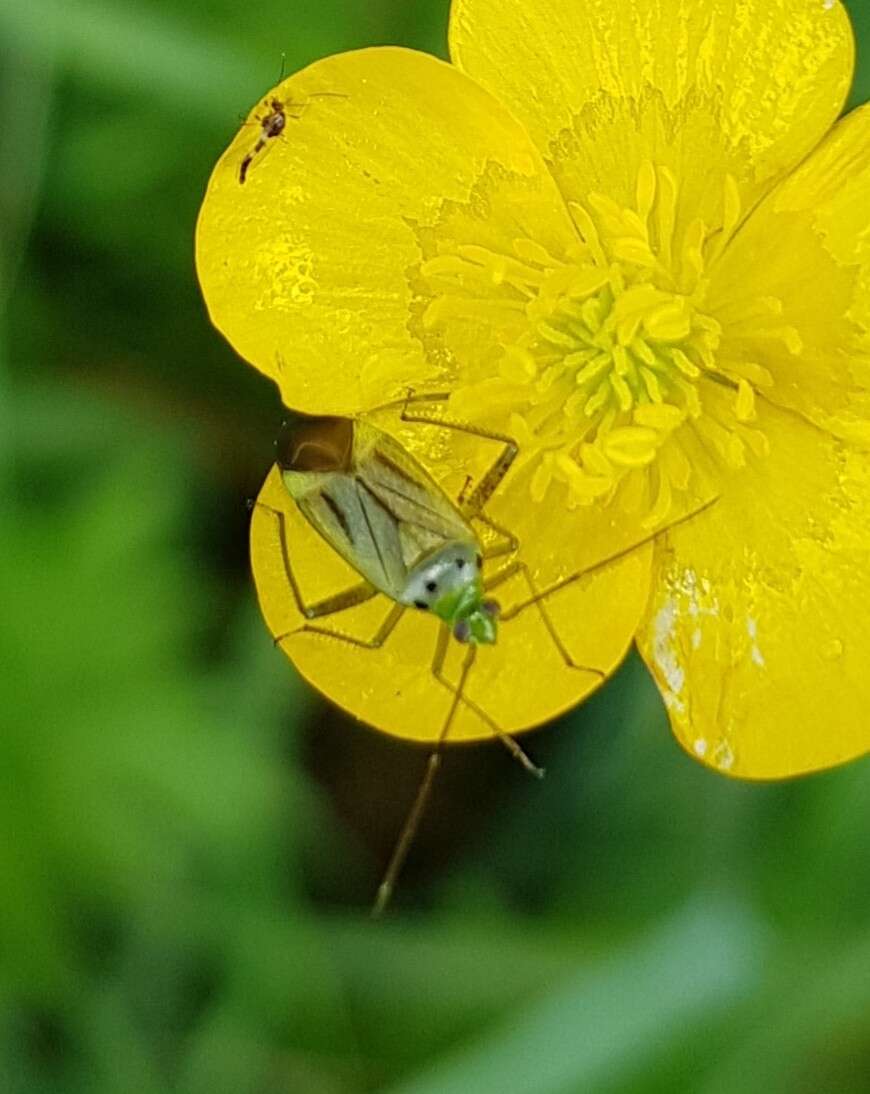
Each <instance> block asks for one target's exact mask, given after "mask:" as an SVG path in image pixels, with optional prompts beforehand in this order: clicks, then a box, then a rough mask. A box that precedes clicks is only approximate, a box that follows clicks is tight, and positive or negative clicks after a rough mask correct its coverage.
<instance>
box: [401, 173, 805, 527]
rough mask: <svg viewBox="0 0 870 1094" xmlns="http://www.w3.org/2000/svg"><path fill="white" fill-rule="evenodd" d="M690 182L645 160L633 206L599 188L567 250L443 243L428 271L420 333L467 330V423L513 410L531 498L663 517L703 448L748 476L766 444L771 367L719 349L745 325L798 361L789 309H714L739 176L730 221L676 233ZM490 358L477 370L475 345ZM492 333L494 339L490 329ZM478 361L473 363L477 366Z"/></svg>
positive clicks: (728, 193) (767, 305)
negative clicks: (763, 412) (710, 300)
mask: <svg viewBox="0 0 870 1094" xmlns="http://www.w3.org/2000/svg"><path fill="white" fill-rule="evenodd" d="M677 199H678V187H677V183H676V180H675V179H674V177H673V175H672V174H671V173H670V171H668V170H667V169H666V168H663V167H659V168H655V167H653V165H652V164H649V163H647V164H644V165H643V166H642V167H641V169H640V172H639V175H638V179H637V186H636V197H635V203H634V206H633V207H622V206H620V205H618V204H617V203H616V202H614V201H613V200H612V199H611V198H608V197H605V196H604V195H601V194H595V193H593V194H590V195H588V197H587V199H586V201H585V203H583V204H580V203H577V202H571V203H569V209H570V212H571V216H572V218H573V220H574V224H575V226H576V229H577V237H578V241H577V244H576V246H575V247H574V248H573V249H572V251H571V252H570V253H567V254H562V255H559V256H555V255H553V254H552V253H550V251H549V250H548V249H547V248H545V247H543V246H542V245H541V244H540V243H538V242H536V241H534V240H531V239H528V238H520V239H513V240H511V241H510V242H509V244H508V246H506V247H505V248H504V250H499V249H497V248H495V247H493V246H492V245H491V244H490V245H489V246H481V245H479V244H477V243H471V242H468V243H462V242H458V241H457V240H456V239H455V238H454V239H452V240H450V241H449V243H448V241H447V240H445V239H444V238H443V236H442V237H440V238H439V237H436V239H437V252H438V253H436V254H435V255H434V256H433V257H431V258H429V259H428V260H427V261H425V262H424V263H423V265H422V267H421V274H422V277H423V281H424V284H425V285H426V287H427V289H428V293H427V295H428V303H427V305H426V308H425V310H424V311H423V313H422V317H421V319H422V323H421V326H422V330H423V332H424V337H425V334H426V332H437V331H439V330H444V329H446V328H450V327H453V328H454V330H455V331H461V330H462V329H464V330H465V331H466V333H465V334H464V335H462V334H461V333H460V334H458V335H457V336H456V337H454V338H453V339H452V341H450V340H449V339H448V341H449V342H450V344H451V346H452V356H453V358H454V360H455V361H456V362H457V364H455V365H454V369H455V371H456V372H457V373H459V375H460V379H459V382H458V384H457V385H456V386H455V389H454V392H453V395H452V398H451V409H452V410H454V411H455V413H457V414H458V415H461V416H463V417H465V418H471V419H474V418H477V419H480V418H481V417H482V416H484V415H485V414H486V413H487V412H488V413H490V414H492V413H493V412H494V411H496V412H499V413H505V412H506V413H507V414H508V416H509V418H510V422H511V430H512V432H513V433H514V434H515V435H516V436H517V440H518V441H519V442H520V445H521V459H522V460H524V461H528V460H534V461H535V465H536V466H535V470H534V473H533V475H532V477H531V494H532V497H533V498H534V499H535V500H540V499H542V498H543V497H544V496H545V495H546V493H547V491H548V490H549V488H550V485H551V483H553V482H554V481H555V482H561V483H563V484H564V485H565V486H566V487H567V488H568V491H569V501H570V502H571V503H572V504H583V503H590V502H592V501H594V500H595V499H598V498H605V497H607V496H608V495H612V494H614V493H616V491H617V490H619V491H621V492H622V493H623V494H624V495H627V494H631V495H632V497H633V501H632V507H633V508H636V507H637V504H638V498H637V495H638V491H639V490H640V491H641V492H642V493H645V495H646V498H645V499H643V498H641V499H640V504H645V505H646V507H647V509H648V510H649V512H648V515H647V521H646V522H647V523H649V524H651V525H654V524H656V523H658V522H660V521H661V520H663V519H664V518H665V517H666V515H667V513H668V511H669V510H670V508H671V501H672V498H673V494H674V491H675V490H677V491H679V490H685V489H687V487H688V485H689V481H690V479H691V478H692V472H693V470H694V469H695V468H696V467H697V465H698V462H699V461H698V459H697V456H698V443H700V445H701V447H702V448H703V449H704V450H705V451H706V452H707V453H712V455H713V456H714V457H715V459H716V461H717V463H719V464H720V465H721V464H724V465H725V466H726V467H729V468H739V467H740V466H742V464H743V463H744V461H745V455H746V449H747V447H748V448H749V449H751V450H752V451H754V452H755V453H756V454H759V455H761V454H763V453H764V451H765V450H766V448H765V446H766V439H765V438H764V436H763V435H762V434H761V433H759V432H758V431H757V430H755V429H753V428H751V427H750V426H749V425H748V424H747V423H749V422H750V421H751V420H752V419H753V418H754V416H755V391H756V389H757V388H759V387H764V386H766V385H769V384H770V383H771V382H772V381H771V377H770V375H769V373H767V371H766V370H765V369H764V368H762V367H761V366H759V365H757V364H755V363H753V362H752V361H748V360H743V359H742V358H741V356H740V355H739V354H738V355H737V356H736V357H735V356H734V355H733V354H728V353H725V354H723V353H722V352H721V349H722V340H723V325H724V324H728V325H731V324H733V323H734V322H735V321H736V322H737V323H738V324H740V325H742V327H743V329H744V333H745V332H746V330H747V329H748V328H747V324H748V327H749V328H751V329H752V334H753V335H754V336H755V337H759V336H761V337H764V336H767V337H779V338H782V339H783V340H785V342H786V345H787V346H788V348H789V349H790V350H791V351H792V352H795V353H796V352H799V351H800V344H799V339H798V336H797V333H796V332H795V331H794V330H793V329H791V328H782V327H776V325H775V324H776V315H777V312H778V311H781V305H780V303H779V301H777V300H773V299H765V300H761V301H754V302H753V304H752V306H751V307H750V308H749V309H748V310H747V308H746V307H745V306H743V307H742V308H741V313H740V315H737V316H725V317H724V319H723V318H722V317H721V316H720V317H719V318H717V317H715V316H714V315H712V314H710V311H709V310H707V308H706V307H705V301H706V298H707V290H708V276H707V275H708V273H709V269H710V266H711V265H712V264H714V263H715V261H716V259H717V258H718V256H719V255H720V254H721V253H722V250H723V249H724V247H725V246H726V244H727V242H728V240H729V239H730V238H731V236H732V234H733V233H734V231H735V229H736V227H737V225H738V223H739V220H740V202H739V197H738V192H737V186H736V184H735V182H734V180H733V179H732V178H730V177H729V178H728V179H727V180H726V184H725V188H724V194H723V198H722V212H721V224H720V226H719V227H718V228H717V230H715V231H710V230H709V229H708V227H707V226H706V225H705V224H704V223H703V222H702V221H701V220H695V221H692V222H691V223H689V224H687V225H685V226H681V225H678V200H677ZM469 325H471V326H472V327H473V328H476V331H477V338H478V341H480V340H481V339H485V340H486V344H487V345H488V346H489V347H491V350H492V352H491V353H489V354H488V355H484V356H483V357H482V358H481V359H480V360H479V361H478V363H477V365H476V367H475V366H471V367H466V362H465V361H464V360H463V356H464V354H463V341H464V343H465V344H466V345H471V344H472V342H473V337H474V336H473V335H472V334H469V333H468V327H469ZM481 327H484V328H485V329H484V330H481ZM471 356H473V354H469V357H471Z"/></svg>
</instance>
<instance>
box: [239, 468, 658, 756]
mask: <svg viewBox="0 0 870 1094" xmlns="http://www.w3.org/2000/svg"><path fill="white" fill-rule="evenodd" d="M258 501H259V503H260V504H258V505H257V506H256V507H255V508H254V512H253V514H252V520H251V560H252V565H253V570H254V579H255V581H256V585H257V594H258V596H259V600H260V606H261V608H262V611H263V615H264V617H265V619H266V623H267V624H268V627H269V630H270V631H271V633H272V634H273V635H274V636H276V637H279V636H281V635H285V634H287V633H288V632H291V631H294V630H297V628H299V627H300V626H302V625H303V624H305V622H306V620H305V619H304V618H303V617H302V616H301V615H300V613H299V611H298V609H297V607H296V603H295V600H294V598H293V594H292V592H291V589H290V586H289V584H288V579H287V573H286V569H285V563H284V556H283V552H282V548H281V542H280V537H279V530H278V529H279V524H278V519H277V518H276V516H275V515H274V513H273V512H272V511H271V510H272V509H274V510H279V511H280V512H282V513H283V514H284V519H285V521H286V530H287V543H288V551H289V554H290V557H291V560H292V561H291V565H292V567H293V573H294V574H295V576H296V578H297V580H298V583H299V585H300V586H301V589H302V592H303V596H304V598H305V600H306V602H307V603H313V602H315V601H317V600H319V599H322V598H324V597H327V596H332V595H333V594H335V593H337V592H338V591H340V590H342V589H345V588H347V587H349V586H352V585H354V584H356V583H358V581H359V576H358V575H357V574H356V573H355V572H354V571H353V570H352V569H351V568H350V567H349V566H348V565H347V564H346V563H345V562H343V561H342V559H341V558H339V556H338V555H336V554H335V552H334V551H332V549H331V548H330V547H328V545H327V544H326V543H325V542H324V541H323V540H322V539H321V538H320V536H319V535H318V534H317V533H316V532H315V531H314V530H313V529H312V528H311V527H310V526H309V525H308V524H307V523H306V521H305V520H304V518H303V517H302V516H301V515H300V513H299V511H298V509H297V508H296V506H295V504H294V503H293V502H292V500H291V499H290V497H289V495H288V494H287V491H286V489H285V488H284V486H283V483H282V481H281V478H280V474H279V473H278V471H277V469H274V468H273V470H272V472H271V473H270V475H269V477H268V478H267V479H266V482H265V484H264V486H263V489H262V491H261V493H260V497H259V499H258ZM265 506H269V507H270V508H268V509H267V508H265ZM649 557H650V554H649V549H648V548H647V549H642V550H640V551H637V552H635V553H634V554H632V555H630V556H629V557H628V558H626V559H624V560H623V561H621V562H620V563H618V564H616V565H614V566H612V567H610V568H608V569H606V570H602V571H600V572H598V573H596V574H595V575H592V576H590V577H589V578H588V579H587V580H586V581H584V582H578V583H576V584H574V585H569V586H567V587H566V588H564V589H563V590H561V591H560V592H558V593H556V594H555V595H553V596H551V597H548V598H547V599H546V605H547V611H548V613H549V618H550V620H551V622H552V624H553V626H554V628H555V629H556V632H557V634H558V636H559V638H560V640H561V641H562V642H563V643H564V646H565V648H566V649H567V650H568V651H569V653H570V655H571V657H573V659H574V661H575V662H577V663H582V664H586V665H590V666H592V667H594V668H598V669H601V670H602V671H604V672H606V673H610V672H611V671H612V670H613V669H614V668H615V667H616V665H618V664H619V662H620V661H621V660H622V658H623V657H624V655H625V653H626V651H627V649H628V647H629V646H630V644H631V639H632V635H633V632H634V630H635V629H636V627H637V623H638V621H639V619H640V616H641V613H642V611H643V606H644V604H645V601H646V597H647V595H648V588H649V585H648V579H649ZM487 565H488V567H489V570H490V573H493V572H495V570H496V569H497V568H498V565H499V564H498V562H497V561H496V560H493V561H492V563H489V564H487ZM493 595H494V596H496V597H497V599H498V600H499V601H500V603H501V605H502V610H503V613H504V615H505V617H506V618H505V619H504V620H503V621H502V622H501V623H500V625H499V639H498V642H497V644H496V645H495V646H492V647H484V648H480V649H479V650H478V651H477V656H476V661H475V664H474V666H473V668H472V670H471V673H470V675H469V678H468V680H467V685H466V690H465V694H466V695H467V698H468V699H469V701H470V703H472V704H474V706H470V705H463V707H462V708H461V710H460V711H459V712H458V714H457V717H456V720H455V722H454V724H453V725H452V726H451V731H450V734H449V740H450V741H462V740H479V739H487V738H492V737H493V736H496V735H497V733H498V731H499V730H502V731H504V732H510V733H518V732H521V731H522V730H525V729H529V728H530V727H532V726H535V725H538V724H539V723H541V722H544V721H547V720H548V719H550V718H553V717H555V716H556V715H557V714H559V713H561V712H562V711H564V710H567V709H569V708H570V707H572V706H573V705H574V704H575V703H578V702H579V701H580V700H581V699H583V698H584V697H585V696H586V695H588V694H589V693H590V692H591V691H592V690H594V689H595V688H597V687H599V686H600V683H601V681H600V678H599V677H597V676H596V675H594V674H590V673H586V672H581V671H579V670H577V669H572V668H568V667H567V666H566V664H565V660H564V658H563V657H562V655H561V654H560V652H559V649H558V647H557V645H556V644H555V642H554V640H553V638H552V636H551V635H550V633H549V631H548V629H547V627H546V625H545V622H544V620H543V618H542V616H541V613H540V611H539V609H538V607H537V606H536V605H532V606H530V607H528V608H526V609H524V610H522V611H520V612H519V614H517V615H516V616H515V617H514V618H509V617H510V615H511V609H512V608H513V607H516V606H518V605H520V604H521V602H522V601H524V600H526V599H528V598H529V596H530V595H531V594H530V592H529V588H528V585H527V583H526V582H525V581H524V579H523V578H521V577H520V576H517V577H515V578H513V579H511V580H510V581H509V582H505V583H504V584H503V585H501V586H500V587H499V588H498V589H497V590H495V591H494V593H493ZM391 607H392V602H391V601H389V600H387V599H386V598H385V597H383V596H378V597H376V598H375V599H374V600H372V601H370V602H368V603H366V604H363V605H360V606H358V607H356V608H350V609H346V610H344V611H341V612H339V613H336V614H333V615H330V616H325V617H322V618H320V619H316V620H312V621H311V623H312V624H313V625H315V626H318V627H327V628H330V629H332V630H338V631H340V632H342V633H344V634H346V635H350V636H351V637H355V638H357V639H360V640H367V639H371V638H372V637H373V635H374V634H375V633H376V632H377V630H378V627H379V625H380V624H381V623H382V622H383V620H384V619H385V618H386V617H387V615H388V614H389V612H390V610H391ZM440 626H442V624H439V623H438V621H437V620H436V619H434V618H433V617H432V616H430V615H424V614H423V613H421V612H416V611H414V610H413V609H408V610H406V611H405V613H404V615H403V617H402V619H401V621H400V623H399V624H398V626H397V627H396V629H395V631H394V632H393V633H392V634H391V635H390V636H389V638H388V639H387V640H386V641H385V642H384V644H383V645H382V646H381V647H380V648H377V649H362V648H359V647H358V646H354V645H352V644H350V643H347V642H342V641H340V640H338V639H336V638H334V637H325V636H323V635H315V634H311V633H297V634H295V635H293V636H291V637H288V638H285V639H283V640H282V642H281V643H280V644H281V648H282V649H283V651H284V652H285V653H286V654H287V656H288V657H289V658H290V659H291V660H292V661H293V663H294V664H295V665H296V667H297V669H298V670H299V671H300V672H301V673H302V675H303V676H304V677H305V678H306V679H307V680H308V681H309V682H310V683H311V684H313V685H314V686H315V687H316V688H318V689H319V690H320V691H321V692H323V694H324V695H326V696H327V697H328V698H330V699H331V700H332V701H333V702H335V703H337V704H339V705H340V706H342V707H344V708H345V710H348V711H349V712H350V713H352V714H354V715H355V716H356V717H358V718H360V719H361V720H363V721H365V722H367V723H368V724H369V725H372V726H375V727H376V728H378V729H381V730H383V731H385V732H387V733H390V734H393V735H394V736H397V737H404V738H407V739H410V740H415V741H428V742H432V741H434V740H436V739H437V737H438V736H439V734H440V732H441V730H442V727H443V725H444V721H445V718H446V717H447V713H448V710H449V707H450V702H451V693H450V692H449V691H448V690H447V688H445V687H444V685H442V684H440V683H438V681H437V680H436V679H435V678H434V677H433V675H432V673H431V669H430V666H431V663H432V658H433V655H434V652H435V647H436V642H437V638H438V629H439V627H440ZM450 647H451V648H450V652H449V656H448V658H447V661H446V665H445V675H446V677H447V679H448V680H449V681H450V683H451V684H452V685H453V686H456V684H457V683H458V679H459V671H460V665H461V662H462V658H463V656H464V652H465V650H464V647H461V646H460V645H459V643H457V642H456V641H455V640H453V639H452V638H451V640H450ZM475 708H478V709H475ZM481 712H482V713H481Z"/></svg>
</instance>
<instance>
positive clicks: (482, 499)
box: [401, 394, 519, 517]
mask: <svg viewBox="0 0 870 1094" xmlns="http://www.w3.org/2000/svg"><path fill="white" fill-rule="evenodd" d="M445 401H446V397H445V396H444V395H420V396H417V395H413V394H412V395H409V396H408V397H407V399H406V400H405V403H404V406H403V408H402V414H401V419H402V421H403V422H419V423H420V424H423V425H435V426H438V427H439V428H440V429H452V430H455V431H456V432H457V433H466V434H468V435H469V436H471V437H483V438H484V439H485V440H488V441H499V442H501V444H502V449H501V451H500V452H499V454H498V455H497V456H496V458H495V460H494V461H493V463H492V465H491V466H490V467H489V468H488V469H487V470H486V471H485V472H484V473H483V476H482V477H481V479H480V481H479V482H478V484H477V485H476V486H475V487H474V489H473V490H472V491H471V493H470V494H468V496H467V497H464V495H465V493H466V490H467V489H468V488H467V485H466V486H463V488H462V491H461V494H460V497H461V498H462V499H463V500H462V501H461V503H460V508H461V511H462V515H463V516H465V517H473V516H477V514H478V513H480V511H481V510H482V509H483V507H484V506H485V505H486V503H487V502H488V501H489V499H490V498H491V497H492V495H493V494H494V493H495V492H496V490H497V489H498V487H499V485H500V484H501V480H502V479H503V478H504V477H505V475H506V474H507V473H508V471H509V470H510V468H511V464H512V463H513V462H514V460H515V459H516V458H517V454H518V453H519V446H518V445H517V442H516V441H515V440H514V439H513V437H508V436H507V435H506V434H504V433H494V432H492V431H491V430H488V429H482V428H481V427H480V426H476V425H469V424H468V423H467V422H449V421H444V419H443V418H430V417H429V416H428V415H425V414H409V413H408V407H409V406H410V405H411V404H412V403H423V402H445Z"/></svg>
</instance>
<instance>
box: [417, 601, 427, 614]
mask: <svg viewBox="0 0 870 1094" xmlns="http://www.w3.org/2000/svg"><path fill="white" fill-rule="evenodd" d="M414 607H415V608H419V609H420V611H421V612H425V611H426V609H427V608H428V607H429V605H428V604H427V603H426V601H425V600H415V601H414Z"/></svg>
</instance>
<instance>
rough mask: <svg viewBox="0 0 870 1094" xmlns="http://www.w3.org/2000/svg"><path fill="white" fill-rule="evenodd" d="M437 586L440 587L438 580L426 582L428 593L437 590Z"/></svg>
mask: <svg viewBox="0 0 870 1094" xmlns="http://www.w3.org/2000/svg"><path fill="white" fill-rule="evenodd" d="M437 588H438V582H437V581H427V582H426V592H427V593H434V592H435V591H436V590H437Z"/></svg>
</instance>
